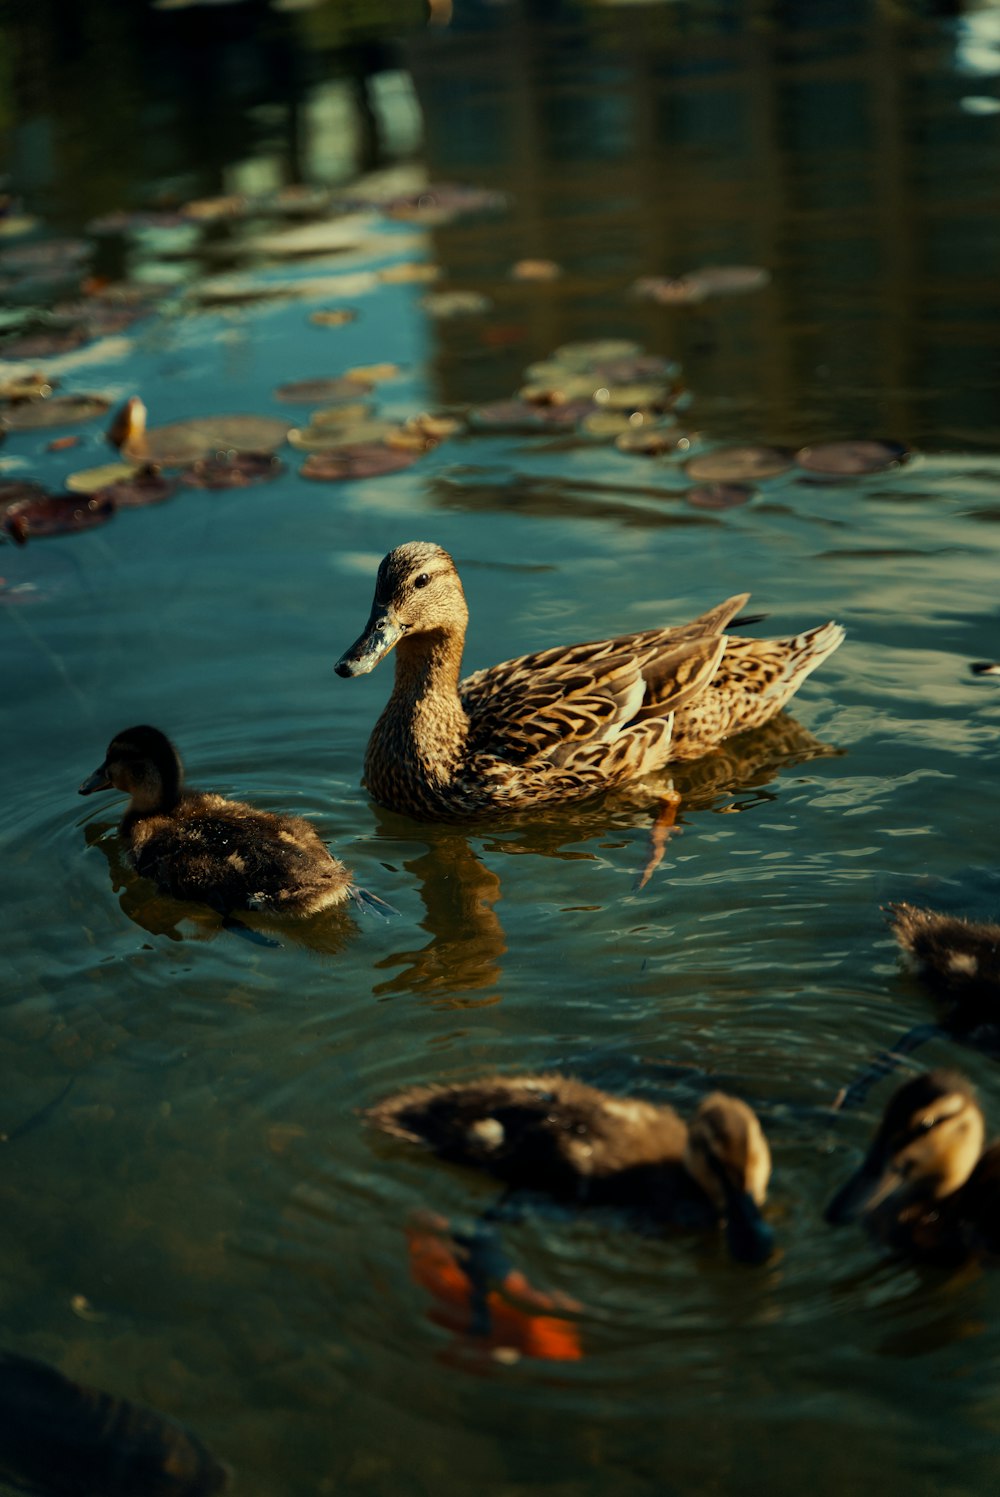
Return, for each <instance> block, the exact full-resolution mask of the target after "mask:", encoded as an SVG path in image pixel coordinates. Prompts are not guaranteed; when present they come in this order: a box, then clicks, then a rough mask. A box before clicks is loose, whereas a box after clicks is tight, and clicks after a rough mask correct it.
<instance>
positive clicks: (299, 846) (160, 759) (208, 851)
mask: <svg viewBox="0 0 1000 1497" xmlns="http://www.w3.org/2000/svg"><path fill="white" fill-rule="evenodd" d="M111 789H115V790H124V791H125V792H126V793H127V794H128V795H129V797H130V799H129V804H128V808H127V810H126V812H125V815H124V817H123V818H122V821H121V824H120V826H119V833H120V835H121V837H122V840H123V841H124V843H125V845H126V847H127V848H128V853H129V858H130V860H131V862H132V864H133V866H134V868H135V870H136V872H137V873H140V874H142V876H143V877H144V878H148V879H152V881H153V883H155V884H156V886H157V888H158V889H159V890H160V891H161V893H163V894H169V895H172V896H173V898H175V899H191V900H200V901H201V902H202V903H203V904H207V905H210V906H211V907H212V909H214V910H218V912H219V913H220V914H221V915H228V914H229V913H230V912H231V911H233V910H255V911H261V912H264V913H267V914H272V915H286V916H297V917H304V916H307V915H316V914H318V913H319V912H320V911H321V910H330V909H334V908H335V907H336V906H338V905H342V904H344V902H345V901H346V900H347V899H348V897H349V896H351V895H353V894H354V893H355V892H356V891H355V889H354V886H353V884H352V881H351V874H350V871H349V870H348V869H347V868H345V867H344V865H343V863H340V862H338V861H337V859H336V858H334V857H332V856H331V854H330V853H329V851H328V850H327V848H326V846H325V845H324V843H323V842H322V841H321V840H320V837H319V835H318V833H317V831H316V829H315V827H314V826H313V825H312V824H311V822H308V821H306V820H305V818H304V817H302V816H277V815H274V814H273V813H272V812H270V811H259V810H257V808H256V807H255V806H249V805H247V804H246V803H245V802H244V801H236V800H225V799H224V798H223V797H222V796H221V795H211V794H206V793H205V792H203V791H198V790H185V788H184V771H183V768H182V765H181V760H180V756H179V754H178V753H177V750H176V749H175V748H174V745H173V744H172V743H171V742H170V739H169V738H167V736H166V734H164V733H161V732H160V731H159V729H158V728H150V727H137V728H127V729H126V730H125V732H123V733H119V734H118V735H117V737H116V738H114V739H112V741H111V744H110V746H109V748H108V752H107V754H106V755H105V758H104V763H103V764H102V765H101V766H100V768H99V769H96V770H95V771H94V773H93V774H92V775H91V776H90V777H89V779H87V780H85V781H84V783H83V784H82V785H81V786H80V794H81V795H91V794H93V792H94V791H95V790H111Z"/></svg>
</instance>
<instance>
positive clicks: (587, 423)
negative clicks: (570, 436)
mask: <svg viewBox="0 0 1000 1497" xmlns="http://www.w3.org/2000/svg"><path fill="white" fill-rule="evenodd" d="M580 430H581V431H583V432H586V434H587V435H588V436H590V437H620V436H622V435H623V434H624V433H625V432H627V431H634V430H635V428H634V427H633V425H632V422H631V420H630V418H629V415H628V412H627V411H607V410H604V411H602V410H596V411H591V413H590V414H589V415H588V416H584V418H583V420H582V421H581V422H580Z"/></svg>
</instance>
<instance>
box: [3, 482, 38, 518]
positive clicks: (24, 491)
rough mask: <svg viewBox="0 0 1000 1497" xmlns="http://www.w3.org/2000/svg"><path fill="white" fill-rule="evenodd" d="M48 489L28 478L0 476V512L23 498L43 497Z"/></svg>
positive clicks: (18, 502)
mask: <svg viewBox="0 0 1000 1497" xmlns="http://www.w3.org/2000/svg"><path fill="white" fill-rule="evenodd" d="M47 497H48V490H47V489H43V488H42V485H41V484H40V483H34V482H33V481H32V480H31V479H30V478H0V514H2V513H3V512H4V511H5V510H7V509H9V508H10V506H11V505H12V504H20V503H21V502H22V500H25V499H45V498H47Z"/></svg>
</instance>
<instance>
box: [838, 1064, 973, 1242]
mask: <svg viewBox="0 0 1000 1497" xmlns="http://www.w3.org/2000/svg"><path fill="white" fill-rule="evenodd" d="M984 1136H985V1122H984V1119H983V1114H982V1112H981V1110H980V1107H979V1103H978V1102H977V1100H976V1094H975V1091H974V1090H973V1088H972V1086H971V1085H970V1084H969V1082H968V1081H967V1080H966V1079H965V1077H964V1076H962V1075H960V1074H959V1073H958V1072H957V1071H925V1072H924V1073H923V1074H922V1075H920V1076H916V1077H915V1078H914V1079H913V1080H912V1081H907V1082H905V1083H904V1085H903V1086H901V1087H900V1088H899V1090H898V1091H897V1092H895V1094H894V1095H893V1096H892V1098H891V1099H890V1101H889V1105H888V1106H887V1108H886V1110H885V1116H884V1117H883V1119H882V1122H881V1124H880V1125H879V1128H878V1131H877V1132H876V1134H875V1137H874V1139H873V1140H872V1143H871V1146H870V1148H869V1150H868V1153H867V1154H866V1156H865V1159H864V1161H863V1163H862V1164H861V1166H860V1167H859V1168H858V1169H857V1170H856V1171H855V1173H854V1174H853V1175H852V1176H851V1178H850V1179H849V1180H848V1181H847V1183H846V1185H844V1186H842V1187H841V1189H840V1190H839V1191H838V1192H837V1194H836V1195H835V1196H834V1198H833V1200H832V1201H831V1202H830V1204H829V1206H828V1207H827V1208H826V1212H825V1213H824V1214H825V1217H826V1220H827V1221H828V1222H831V1223H832V1224H834V1225H840V1224H842V1223H844V1222H851V1221H857V1220H858V1219H859V1218H860V1219H861V1220H863V1221H864V1223H865V1225H866V1226H867V1228H868V1230H869V1231H870V1232H871V1234H872V1236H873V1237H874V1238H875V1240H876V1241H877V1242H880V1243H883V1244H884V1245H885V1246H886V1247H889V1248H891V1249H892V1250H893V1251H894V1252H896V1253H901V1254H905V1255H906V1256H909V1257H912V1258H917V1259H921V1260H923V1261H925V1262H928V1263H939V1264H943V1265H946V1266H954V1265H956V1264H959V1263H962V1262H964V1261H965V1260H966V1259H967V1258H970V1257H978V1256H990V1255H995V1254H997V1253H1000V1144H993V1145H992V1146H991V1147H990V1148H989V1149H987V1150H986V1152H985V1153H984V1152H983V1138H984Z"/></svg>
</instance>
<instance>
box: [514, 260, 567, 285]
mask: <svg viewBox="0 0 1000 1497" xmlns="http://www.w3.org/2000/svg"><path fill="white" fill-rule="evenodd" d="M562 273H563V269H562V266H561V265H560V264H558V262H557V261H555V260H516V261H515V262H514V264H513V265H512V266H511V267H510V278H511V280H512V281H557V280H558V279H559V277H560V276H561V275H562Z"/></svg>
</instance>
